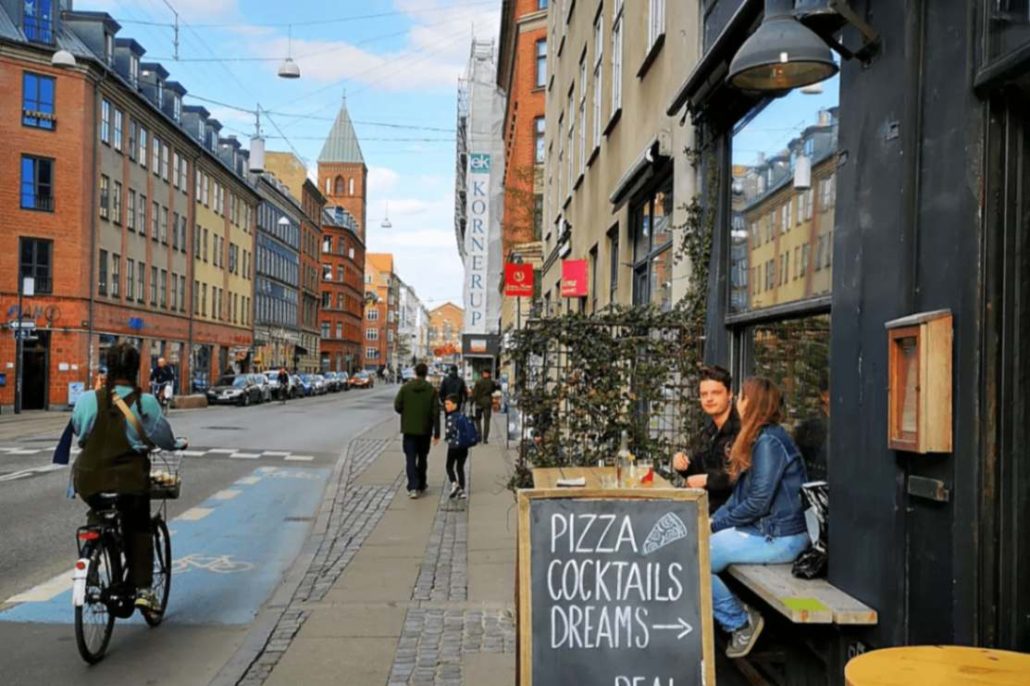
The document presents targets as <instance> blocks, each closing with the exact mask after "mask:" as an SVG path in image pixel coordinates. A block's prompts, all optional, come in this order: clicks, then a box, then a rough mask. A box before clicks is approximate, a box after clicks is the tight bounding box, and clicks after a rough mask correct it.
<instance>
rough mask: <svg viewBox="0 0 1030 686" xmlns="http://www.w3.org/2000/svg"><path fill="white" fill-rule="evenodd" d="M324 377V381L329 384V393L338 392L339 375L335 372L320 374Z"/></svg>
mask: <svg viewBox="0 0 1030 686" xmlns="http://www.w3.org/2000/svg"><path fill="white" fill-rule="evenodd" d="M322 376H323V377H325V382H326V383H327V384H328V385H329V392H330V393H339V392H340V376H339V374H337V373H336V372H325V373H323V374H322Z"/></svg>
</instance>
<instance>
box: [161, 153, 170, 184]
mask: <svg viewBox="0 0 1030 686" xmlns="http://www.w3.org/2000/svg"><path fill="white" fill-rule="evenodd" d="M168 153H169V147H168V146H167V145H162V146H161V178H162V179H164V180H165V181H167V180H168Z"/></svg>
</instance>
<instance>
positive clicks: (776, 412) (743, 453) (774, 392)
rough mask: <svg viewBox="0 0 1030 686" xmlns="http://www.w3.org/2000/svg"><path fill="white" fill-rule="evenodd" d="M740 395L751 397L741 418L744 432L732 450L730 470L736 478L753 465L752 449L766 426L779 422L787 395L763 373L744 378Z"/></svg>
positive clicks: (734, 443)
mask: <svg viewBox="0 0 1030 686" xmlns="http://www.w3.org/2000/svg"><path fill="white" fill-rule="evenodd" d="M740 397H741V398H746V399H747V407H746V408H745V409H744V414H743V415H742V416H741V418H740V433H738V434H737V438H736V439H735V440H734V441H733V448H732V449H731V450H730V464H729V468H728V471H729V473H730V478H731V479H733V480H734V481H736V480H737V479H738V478H740V475H741V474H743V473H744V472H745V471H747V470H748V469H749V468H750V467H751V449H752V448H753V447H754V445H755V441H756V440H757V439H758V433H759V432H760V431H761V430H762V427H764V426H768V425H769V424H779V422H780V408H781V407H782V405H783V394H782V393H780V389H779V388H778V387H777V386H776V384H775V383H773V382H772V381H770V380H769V379H766V378H765V377H761V376H752V377H748V378H747V379H744V384H743V386H741V389H740Z"/></svg>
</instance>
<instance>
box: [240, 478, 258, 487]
mask: <svg viewBox="0 0 1030 686" xmlns="http://www.w3.org/2000/svg"><path fill="white" fill-rule="evenodd" d="M258 481H261V477H260V476H245V477H243V478H242V479H237V480H236V483H238V484H239V485H241V486H253V485H254V484H256V483H257V482H258Z"/></svg>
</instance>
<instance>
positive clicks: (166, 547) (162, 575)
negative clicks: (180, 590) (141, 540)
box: [140, 517, 172, 626]
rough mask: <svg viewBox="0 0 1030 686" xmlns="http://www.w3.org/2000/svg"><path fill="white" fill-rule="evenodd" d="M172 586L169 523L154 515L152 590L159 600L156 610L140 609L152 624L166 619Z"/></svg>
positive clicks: (148, 622) (155, 624) (145, 618)
mask: <svg viewBox="0 0 1030 686" xmlns="http://www.w3.org/2000/svg"><path fill="white" fill-rule="evenodd" d="M171 587H172V539H171V537H170V536H169V535H168V525H167V524H165V520H164V519H163V518H161V517H154V582H153V584H152V585H151V586H150V592H151V593H153V594H154V598H155V599H156V600H157V609H156V610H140V613H141V614H142V615H143V619H144V620H146V622H147V624H149V625H150V626H157V625H158V624H160V623H161V620H162V619H164V616H165V610H166V609H167V608H168V593H169V591H170V590H171Z"/></svg>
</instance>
